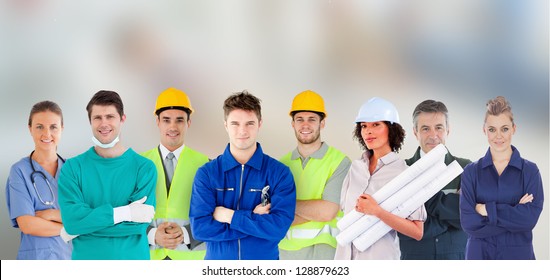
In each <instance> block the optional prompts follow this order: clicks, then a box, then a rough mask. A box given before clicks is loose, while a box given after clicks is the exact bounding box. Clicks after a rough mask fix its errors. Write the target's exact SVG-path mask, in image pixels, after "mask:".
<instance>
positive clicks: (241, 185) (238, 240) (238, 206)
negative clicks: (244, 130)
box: [237, 164, 244, 260]
mask: <svg viewBox="0 0 550 280" xmlns="http://www.w3.org/2000/svg"><path fill="white" fill-rule="evenodd" d="M243 174H244V164H241V181H240V183H239V200H238V201H237V210H239V208H240V205H241V195H242V194H243ZM237 243H238V245H239V260H240V259H241V239H240V238H239V239H237Z"/></svg>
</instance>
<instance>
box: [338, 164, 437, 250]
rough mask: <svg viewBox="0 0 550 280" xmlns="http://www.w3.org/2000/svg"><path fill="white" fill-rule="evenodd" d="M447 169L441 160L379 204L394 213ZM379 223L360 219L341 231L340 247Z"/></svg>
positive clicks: (372, 218) (369, 219)
mask: <svg viewBox="0 0 550 280" xmlns="http://www.w3.org/2000/svg"><path fill="white" fill-rule="evenodd" d="M446 169H447V166H446V165H445V163H444V162H443V159H441V161H438V162H436V163H435V164H434V165H432V166H431V167H430V168H429V169H428V170H426V171H425V172H423V173H422V174H420V175H419V176H418V177H416V178H415V179H414V180H412V181H411V182H409V183H408V184H407V185H405V186H404V187H402V188H401V189H400V190H398V191H397V192H396V193H394V194H393V195H392V196H391V197H389V198H388V199H386V200H385V201H384V202H382V203H379V205H380V207H382V209H384V210H386V211H388V212H392V211H393V209H395V208H396V207H398V206H399V205H401V204H403V202H404V201H406V200H407V199H409V198H411V197H413V196H414V195H415V194H417V193H418V191H419V189H421V188H423V187H424V186H426V185H428V184H429V183H430V182H431V181H433V180H434V178H436V177H437V176H438V175H440V174H442V173H443V172H444V171H445V170H446ZM377 202H378V201H377ZM357 213H359V212H357ZM361 214H362V213H361ZM378 221H379V219H378V218H377V217H375V216H372V215H364V216H362V217H361V218H359V219H358V220H357V221H356V222H355V223H353V224H352V225H351V226H349V227H347V228H346V229H345V230H343V231H341V232H340V233H339V234H338V235H337V236H336V241H337V242H338V243H339V244H340V245H345V244H348V243H350V242H352V241H353V240H354V239H355V238H357V237H358V236H359V235H360V234H361V233H363V232H365V231H366V230H367V229H369V228H370V227H371V226H373V225H374V224H375V223H376V222H378Z"/></svg>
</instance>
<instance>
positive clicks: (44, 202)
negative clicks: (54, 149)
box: [29, 151, 65, 206]
mask: <svg viewBox="0 0 550 280" xmlns="http://www.w3.org/2000/svg"><path fill="white" fill-rule="evenodd" d="M32 154H34V151H32V152H31V155H30V156H29V163H30V164H31V168H32V173H31V182H32V185H33V187H34V190H35V191H36V194H37V195H38V199H40V202H42V203H43V204H44V205H48V206H51V205H53V203H54V202H55V194H54V192H53V188H52V185H50V181H48V177H46V174H44V172H42V171H37V170H36V169H35V168H34V164H33V163H32ZM57 157H58V158H59V159H60V160H61V161H62V162H63V163H65V159H63V158H62V157H61V156H60V155H59V154H57ZM36 176H42V178H44V181H46V185H48V188H49V189H50V194H51V195H52V200H51V201H44V199H42V196H41V195H40V192H39V191H38V188H37V187H36V182H35V180H34V177H36Z"/></svg>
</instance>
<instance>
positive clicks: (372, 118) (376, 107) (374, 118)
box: [355, 97, 399, 123]
mask: <svg viewBox="0 0 550 280" xmlns="http://www.w3.org/2000/svg"><path fill="white" fill-rule="evenodd" d="M379 121H389V122H391V123H399V114H398V113H397V109H396V108H395V106H393V104H392V103H391V102H389V101H387V100H386V99H383V98H380V97H373V98H371V99H369V101H367V102H366V103H365V104H363V105H361V108H360V109H359V113H358V114H357V118H355V122H356V123H361V122H379Z"/></svg>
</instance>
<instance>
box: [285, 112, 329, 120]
mask: <svg viewBox="0 0 550 280" xmlns="http://www.w3.org/2000/svg"><path fill="white" fill-rule="evenodd" d="M301 112H311V113H315V114H317V115H319V117H320V118H321V121H322V120H324V119H325V117H326V115H325V114H324V113H321V112H316V111H308V110H301V111H292V113H290V116H291V117H292V120H294V116H295V115H296V114H298V113H301Z"/></svg>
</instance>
